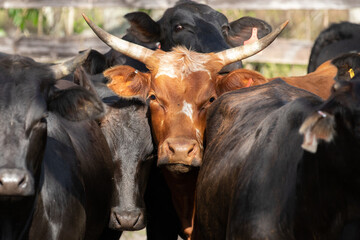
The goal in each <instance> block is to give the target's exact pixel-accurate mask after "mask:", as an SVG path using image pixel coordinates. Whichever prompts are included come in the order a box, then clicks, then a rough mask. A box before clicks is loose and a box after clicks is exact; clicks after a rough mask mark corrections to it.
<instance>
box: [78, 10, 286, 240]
mask: <svg viewBox="0 0 360 240" xmlns="http://www.w3.org/2000/svg"><path fill="white" fill-rule="evenodd" d="M84 18H85V20H86V21H87V23H88V24H89V26H90V27H91V28H92V29H93V31H94V32H95V33H96V34H97V35H98V37H99V38H100V39H101V40H102V41H104V42H105V43H106V44H108V45H109V46H110V47H112V48H113V49H114V50H116V51H118V52H121V53H123V54H125V55H127V56H129V57H132V58H134V59H137V60H139V61H141V62H143V63H145V65H146V67H147V68H148V69H149V70H150V73H142V72H138V71H136V70H135V69H134V68H131V67H129V66H116V67H113V68H110V69H108V70H106V71H105V72H104V75H105V76H106V77H107V78H109V79H110V80H111V82H110V83H109V84H108V87H109V88H110V89H112V90H113V91H114V92H115V93H117V94H118V95H119V96H122V97H130V98H137V99H140V100H142V101H146V100H147V99H149V101H150V112H151V124H152V131H153V137H154V140H155V143H156V144H157V146H158V160H157V165H158V166H159V167H162V172H163V174H164V177H165V180H166V182H167V184H168V186H169V188H170V191H171V193H172V199H173V203H174V206H175V210H176V212H177V214H178V216H179V219H180V221H181V224H182V229H183V231H184V233H185V235H186V236H187V237H190V235H191V232H192V216H193V209H194V191H195V183H196V178H197V170H198V167H199V166H200V165H201V161H202V156H203V147H204V146H203V135H204V131H205V125H206V112H207V108H208V107H209V106H210V105H211V103H212V102H213V101H214V100H215V99H216V98H217V97H218V96H219V95H221V94H222V93H224V92H227V91H230V90H233V89H238V88H241V87H244V86H249V85H257V84H262V83H265V82H267V80H266V79H265V78H264V77H263V76H261V75H260V74H258V75H256V74H252V75H251V78H247V77H246V76H247V75H246V74H248V73H251V71H249V70H244V69H240V70H236V71H234V72H232V73H231V74H229V75H227V76H225V77H222V76H220V75H219V74H218V72H219V71H220V70H221V69H222V68H223V67H224V66H226V65H228V64H230V63H233V62H236V61H239V60H242V59H244V58H246V57H249V56H252V55H254V54H256V53H257V52H259V51H261V50H262V49H264V48H265V47H267V46H268V45H269V44H270V43H271V42H272V41H273V40H274V39H275V38H276V37H277V35H278V34H280V32H281V31H282V30H283V29H284V27H285V26H286V25H287V22H285V23H284V24H282V25H281V26H280V27H279V28H277V29H275V30H274V31H273V32H272V33H270V34H269V35H267V36H265V37H264V38H262V39H261V40H258V41H255V42H253V43H250V44H248V45H246V46H240V47H236V48H232V49H227V50H225V51H222V52H218V53H197V52H193V51H190V50H188V49H186V48H184V47H176V48H175V49H173V51H172V52H164V51H162V50H159V49H158V50H156V51H153V50H150V49H147V48H144V47H142V46H139V45H136V44H133V43H130V42H127V41H124V40H122V39H120V38H117V37H115V36H112V35H110V34H108V33H106V32H105V31H104V30H102V29H101V28H99V27H97V26H96V25H95V24H93V23H92V22H91V21H90V20H89V19H88V18H87V17H86V16H84ZM239 76H240V77H239ZM243 76H245V78H243ZM257 76H258V77H257ZM242 80H243V81H242Z"/></svg>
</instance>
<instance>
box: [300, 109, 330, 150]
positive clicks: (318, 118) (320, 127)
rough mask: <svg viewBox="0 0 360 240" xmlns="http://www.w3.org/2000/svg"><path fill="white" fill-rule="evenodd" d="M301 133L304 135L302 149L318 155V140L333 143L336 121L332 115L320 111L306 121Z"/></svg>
mask: <svg viewBox="0 0 360 240" xmlns="http://www.w3.org/2000/svg"><path fill="white" fill-rule="evenodd" d="M299 133H300V134H302V135H304V141H303V144H302V145H301V147H302V148H303V149H304V150H306V151H309V152H312V153H316V150H317V145H318V140H320V139H321V140H325V141H326V142H330V141H332V139H333V138H334V135H335V119H334V116H333V115H332V114H329V113H326V112H323V111H318V112H316V113H314V114H312V115H311V116H309V117H308V118H306V119H305V121H304V123H303V124H302V125H301V127H300V130H299Z"/></svg>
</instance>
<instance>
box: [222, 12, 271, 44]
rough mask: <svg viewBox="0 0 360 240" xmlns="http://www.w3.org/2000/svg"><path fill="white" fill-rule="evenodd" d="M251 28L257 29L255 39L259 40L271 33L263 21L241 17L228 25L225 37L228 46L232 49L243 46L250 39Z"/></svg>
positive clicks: (268, 26) (269, 27)
mask: <svg viewBox="0 0 360 240" xmlns="http://www.w3.org/2000/svg"><path fill="white" fill-rule="evenodd" d="M253 28H256V29H257V37H258V38H259V39H260V38H263V37H264V36H266V35H268V34H269V33H270V32H271V31H272V28H271V26H270V25H269V24H268V23H267V22H265V21H263V20H260V19H257V18H253V17H242V18H240V19H238V20H236V21H233V22H231V23H230V30H229V34H228V37H227V42H228V44H229V45H230V46H232V47H237V46H240V45H244V41H246V40H249V39H250V37H251V35H252V29H253Z"/></svg>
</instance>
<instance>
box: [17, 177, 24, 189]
mask: <svg viewBox="0 0 360 240" xmlns="http://www.w3.org/2000/svg"><path fill="white" fill-rule="evenodd" d="M23 185H26V176H24V177H23V178H22V179H20V181H19V184H18V186H19V187H23Z"/></svg>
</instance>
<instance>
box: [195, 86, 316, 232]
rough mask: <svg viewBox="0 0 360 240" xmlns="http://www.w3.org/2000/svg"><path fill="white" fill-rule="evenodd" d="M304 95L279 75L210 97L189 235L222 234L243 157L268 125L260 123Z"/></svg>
mask: <svg viewBox="0 0 360 240" xmlns="http://www.w3.org/2000/svg"><path fill="white" fill-rule="evenodd" d="M309 95H312V94H310V93H308V92H306V91H304V90H301V89H298V88H295V87H292V86H290V85H288V84H286V83H285V82H283V81H282V80H280V79H278V80H274V81H272V82H270V83H267V84H264V85H259V86H255V87H251V88H246V89H240V90H236V91H233V92H230V93H227V94H224V95H223V96H222V97H220V98H219V99H218V100H217V101H216V102H214V104H213V105H212V106H211V108H210V111H209V115H208V119H207V130H206V141H207V143H208V144H207V146H206V149H205V154H204V162H203V165H202V166H201V169H200V172H199V177H198V183H197V199H196V210H195V212H196V216H195V220H194V222H195V226H194V233H193V236H192V237H193V238H194V239H225V236H226V229H227V228H228V227H229V225H228V224H229V222H228V221H229V219H230V217H231V211H232V210H231V208H232V204H233V203H232V201H233V199H234V196H235V194H236V191H235V189H238V188H239V186H238V179H239V176H238V175H239V173H240V172H241V171H242V168H243V164H244V162H243V161H245V160H244V159H245V158H244V156H247V155H248V154H249V153H250V152H251V151H252V149H253V145H254V144H258V143H257V141H258V138H259V134H260V132H261V129H266V128H268V127H270V128H269V131H270V132H271V130H272V129H271V126H262V122H263V121H264V119H266V118H267V117H268V116H269V115H270V114H271V113H273V112H274V111H277V109H279V108H281V107H282V106H284V105H285V104H287V103H289V102H291V101H292V100H294V99H296V98H299V97H304V96H309ZM239 136H241V138H239ZM253 173H254V174H255V170H253ZM250 175H251V174H249V175H248V176H249V178H251V177H250ZM259 177H260V176H259ZM245 180H246V179H245ZM248 180H249V179H248ZM240 185H241V183H240ZM229 199H232V200H230V201H229ZM209 226H211V229H213V230H211V229H210V227H209ZM214 229H216V230H214Z"/></svg>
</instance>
